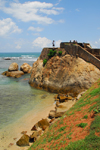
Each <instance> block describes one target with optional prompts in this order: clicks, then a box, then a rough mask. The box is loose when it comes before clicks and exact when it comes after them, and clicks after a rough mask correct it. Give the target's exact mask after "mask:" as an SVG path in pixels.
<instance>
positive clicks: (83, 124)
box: [77, 123, 87, 128]
mask: <svg viewBox="0 0 100 150" xmlns="http://www.w3.org/2000/svg"><path fill="white" fill-rule="evenodd" d="M77 126H78V127H81V128H85V127H86V126H87V123H80V124H77Z"/></svg>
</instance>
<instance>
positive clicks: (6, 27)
mask: <svg viewBox="0 0 100 150" xmlns="http://www.w3.org/2000/svg"><path fill="white" fill-rule="evenodd" d="M21 32H22V30H21V29H19V28H18V26H16V24H15V23H14V22H13V21H12V19H11V18H6V19H3V20H0V36H6V35H8V34H11V33H21Z"/></svg>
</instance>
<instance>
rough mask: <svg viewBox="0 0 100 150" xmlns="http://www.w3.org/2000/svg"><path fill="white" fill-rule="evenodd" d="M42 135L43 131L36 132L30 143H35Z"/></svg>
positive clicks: (31, 136)
mask: <svg viewBox="0 0 100 150" xmlns="http://www.w3.org/2000/svg"><path fill="white" fill-rule="evenodd" d="M41 134H42V130H39V131H35V132H33V133H32V135H30V140H29V141H30V142H35V141H36V140H37V138H38V137H39V136H40V135H41Z"/></svg>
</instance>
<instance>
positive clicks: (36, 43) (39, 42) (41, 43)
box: [32, 37, 52, 48]
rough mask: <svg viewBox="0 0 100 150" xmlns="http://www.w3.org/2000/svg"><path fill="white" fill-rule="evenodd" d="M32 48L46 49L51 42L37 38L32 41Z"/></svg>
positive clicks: (44, 38) (43, 38)
mask: <svg viewBox="0 0 100 150" xmlns="http://www.w3.org/2000/svg"><path fill="white" fill-rule="evenodd" d="M32 44H33V46H35V47H41V48H43V47H48V46H51V44H52V41H51V40H49V39H47V38H46V37H38V38H36V39H35V40H34V41H33V43H32Z"/></svg>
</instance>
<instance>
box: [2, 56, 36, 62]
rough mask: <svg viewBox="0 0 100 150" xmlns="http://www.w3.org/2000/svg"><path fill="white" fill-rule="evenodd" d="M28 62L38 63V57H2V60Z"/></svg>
mask: <svg viewBox="0 0 100 150" xmlns="http://www.w3.org/2000/svg"><path fill="white" fill-rule="evenodd" d="M2 59H3V60H26V61H36V60H37V59H38V57H36V56H35V55H21V56H20V57H0V60H2Z"/></svg>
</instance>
